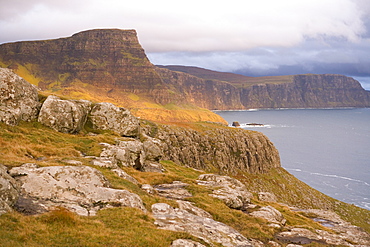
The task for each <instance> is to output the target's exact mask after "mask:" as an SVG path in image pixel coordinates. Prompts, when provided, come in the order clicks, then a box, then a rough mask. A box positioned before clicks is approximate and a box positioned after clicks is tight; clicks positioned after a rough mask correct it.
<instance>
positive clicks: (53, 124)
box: [38, 95, 91, 133]
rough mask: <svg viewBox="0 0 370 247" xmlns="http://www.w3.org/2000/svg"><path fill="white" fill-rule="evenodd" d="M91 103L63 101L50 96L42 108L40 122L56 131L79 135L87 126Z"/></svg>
mask: <svg viewBox="0 0 370 247" xmlns="http://www.w3.org/2000/svg"><path fill="white" fill-rule="evenodd" d="M90 108H91V102H90V101H87V100H62V99H60V98H59V97H57V96H53V95H50V96H48V98H47V99H46V100H45V102H44V104H43V105H42V107H41V110H40V114H39V118H38V121H39V122H40V123H42V124H43V125H46V126H48V127H50V128H52V129H54V130H56V131H60V132H63V133H77V132H79V131H80V130H81V129H82V128H83V127H84V125H85V123H86V119H87V115H88V113H89V111H90Z"/></svg>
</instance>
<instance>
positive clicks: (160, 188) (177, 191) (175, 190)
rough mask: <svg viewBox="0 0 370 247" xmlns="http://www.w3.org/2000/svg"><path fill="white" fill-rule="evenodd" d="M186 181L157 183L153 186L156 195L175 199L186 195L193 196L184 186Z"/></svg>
mask: <svg viewBox="0 0 370 247" xmlns="http://www.w3.org/2000/svg"><path fill="white" fill-rule="evenodd" d="M186 186H188V184H187V183H183V182H180V181H173V182H172V183H171V184H158V185H155V186H154V190H155V191H157V193H158V195H160V196H163V197H166V198H169V199H176V200H184V199H185V198H187V197H191V196H193V195H192V194H191V193H190V192H189V191H188V190H187V189H185V187H186Z"/></svg>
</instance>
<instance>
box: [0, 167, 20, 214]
mask: <svg viewBox="0 0 370 247" xmlns="http://www.w3.org/2000/svg"><path fill="white" fill-rule="evenodd" d="M18 197H19V191H18V186H17V183H16V181H15V180H14V178H12V177H11V176H10V175H9V174H8V173H7V169H6V167H5V166H3V165H1V164H0V215H2V214H4V213H6V212H9V211H12V207H13V205H14V204H15V203H16V202H17V200H18Z"/></svg>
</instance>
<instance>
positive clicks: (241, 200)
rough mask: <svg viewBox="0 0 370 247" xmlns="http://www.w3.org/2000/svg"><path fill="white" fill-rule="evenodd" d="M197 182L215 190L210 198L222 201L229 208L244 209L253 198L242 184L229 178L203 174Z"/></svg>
mask: <svg viewBox="0 0 370 247" xmlns="http://www.w3.org/2000/svg"><path fill="white" fill-rule="evenodd" d="M197 182H198V184H200V185H205V186H209V187H213V188H215V189H214V190H213V192H212V194H211V196H213V197H216V198H218V199H220V200H222V201H224V202H225V204H226V205H227V206H228V207H229V208H234V209H240V210H243V209H246V208H247V205H248V204H249V203H250V199H251V198H252V196H253V195H252V193H250V192H249V191H248V190H247V188H246V187H245V185H244V184H242V183H241V182H240V181H238V180H236V179H234V178H231V177H229V176H220V175H216V174H203V175H200V176H199V178H198V180H197Z"/></svg>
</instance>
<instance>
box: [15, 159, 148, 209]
mask: <svg viewBox="0 0 370 247" xmlns="http://www.w3.org/2000/svg"><path fill="white" fill-rule="evenodd" d="M10 175H12V176H13V177H15V179H16V180H17V182H18V183H19V184H20V186H21V188H22V190H23V191H22V193H23V195H24V197H28V198H30V199H31V200H32V201H33V204H37V205H39V206H41V207H43V208H44V209H45V210H50V209H51V208H53V207H56V206H63V207H65V208H67V209H69V210H71V211H73V212H76V213H77V214H80V215H95V213H96V211H98V210H99V209H101V208H104V207H113V206H125V207H135V208H139V209H141V210H143V211H146V209H145V207H144V205H143V203H142V201H141V199H140V197H139V196H138V195H136V194H133V193H131V192H128V191H126V190H118V189H112V188H109V182H108V180H107V179H106V178H105V177H104V176H103V174H102V173H101V172H99V171H98V170H96V169H94V168H92V167H88V166H50V167H37V166H35V165H32V164H26V165H24V166H21V167H15V168H12V169H11V170H10Z"/></svg>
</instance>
